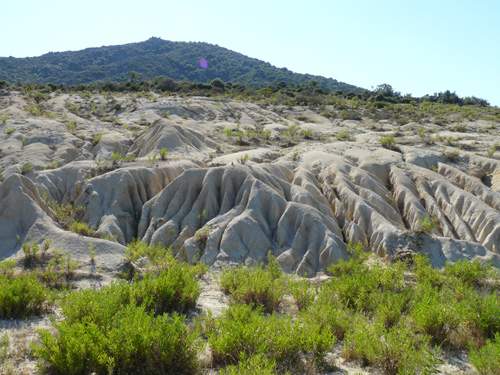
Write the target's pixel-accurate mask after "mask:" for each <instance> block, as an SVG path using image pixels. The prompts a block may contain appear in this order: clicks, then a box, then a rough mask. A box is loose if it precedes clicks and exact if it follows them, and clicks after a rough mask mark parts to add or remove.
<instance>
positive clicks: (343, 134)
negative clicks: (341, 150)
mask: <svg viewBox="0 0 500 375" xmlns="http://www.w3.org/2000/svg"><path fill="white" fill-rule="evenodd" d="M335 138H337V140H339V141H350V140H352V136H351V133H350V132H349V130H347V129H342V130H340V131H339V132H338V133H337V134H335Z"/></svg>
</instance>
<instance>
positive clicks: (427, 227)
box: [418, 215, 439, 234]
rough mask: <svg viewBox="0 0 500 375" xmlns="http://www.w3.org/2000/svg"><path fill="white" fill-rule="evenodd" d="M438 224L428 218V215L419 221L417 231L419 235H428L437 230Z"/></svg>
mask: <svg viewBox="0 0 500 375" xmlns="http://www.w3.org/2000/svg"><path fill="white" fill-rule="evenodd" d="M438 223H439V222H438V221H437V220H436V219H435V218H433V217H430V216H429V215H426V216H424V217H423V218H422V220H421V221H420V225H419V230H418V231H419V232H421V233H429V234H430V233H432V232H434V231H435V230H436V229H437V226H438Z"/></svg>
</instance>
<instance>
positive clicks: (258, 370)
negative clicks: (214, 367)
mask: <svg viewBox="0 0 500 375" xmlns="http://www.w3.org/2000/svg"><path fill="white" fill-rule="evenodd" d="M219 374H220V375H277V374H278V372H277V371H276V362H275V361H274V360H272V359H269V358H267V357H266V356H264V355H262V354H256V355H254V356H251V357H248V358H243V359H242V360H240V361H239V362H238V364H237V365H230V366H227V367H225V368H223V369H222V370H221V371H220V372H219Z"/></svg>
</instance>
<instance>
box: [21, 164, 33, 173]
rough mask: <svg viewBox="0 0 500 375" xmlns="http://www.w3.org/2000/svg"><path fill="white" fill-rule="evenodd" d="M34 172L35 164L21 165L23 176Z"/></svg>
mask: <svg viewBox="0 0 500 375" xmlns="http://www.w3.org/2000/svg"><path fill="white" fill-rule="evenodd" d="M32 171H33V164H31V163H30V162H26V163H23V164H22V165H21V174H24V175H25V174H28V173H31V172H32Z"/></svg>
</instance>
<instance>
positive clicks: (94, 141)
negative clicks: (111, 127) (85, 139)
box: [92, 133, 102, 146]
mask: <svg viewBox="0 0 500 375" xmlns="http://www.w3.org/2000/svg"><path fill="white" fill-rule="evenodd" d="M101 140H102V133H95V134H94V135H93V137H92V145H94V146H96V145H98V144H99V143H100V142H101Z"/></svg>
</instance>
